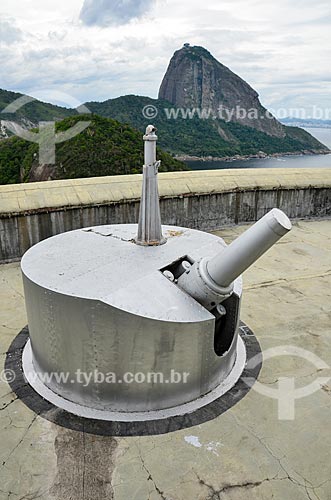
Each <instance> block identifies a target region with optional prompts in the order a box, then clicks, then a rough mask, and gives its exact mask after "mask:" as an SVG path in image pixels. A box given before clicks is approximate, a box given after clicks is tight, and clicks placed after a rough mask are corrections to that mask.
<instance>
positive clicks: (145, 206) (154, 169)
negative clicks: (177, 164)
mask: <svg viewBox="0 0 331 500" xmlns="http://www.w3.org/2000/svg"><path fill="white" fill-rule="evenodd" d="M155 132H156V128H155V127H154V126H153V125H149V126H148V127H147V129H146V134H145V135H144V141H145V164H144V167H143V189H142V196H141V202H140V214H139V224H138V235H137V239H136V243H137V244H138V245H143V246H157V245H162V244H163V243H165V242H166V239H165V238H164V237H163V235H162V226H161V214H160V200H159V190H158V182H157V174H158V169H159V166H160V163H161V162H160V161H156V143H157V135H156V133H155Z"/></svg>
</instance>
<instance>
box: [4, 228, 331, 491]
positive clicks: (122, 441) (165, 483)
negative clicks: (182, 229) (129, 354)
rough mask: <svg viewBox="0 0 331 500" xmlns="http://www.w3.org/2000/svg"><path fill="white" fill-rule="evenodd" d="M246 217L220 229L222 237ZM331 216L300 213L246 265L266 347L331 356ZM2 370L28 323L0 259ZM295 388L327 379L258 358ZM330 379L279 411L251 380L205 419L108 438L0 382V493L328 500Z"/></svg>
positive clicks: (266, 375) (302, 365)
mask: <svg viewBox="0 0 331 500" xmlns="http://www.w3.org/2000/svg"><path fill="white" fill-rule="evenodd" d="M246 227H247V226H243V227H235V228H226V230H225V231H221V232H219V234H220V235H221V236H223V237H225V238H226V240H227V241H228V242H229V241H231V240H232V239H233V238H234V237H235V236H237V235H238V234H240V233H241V232H242V231H243V230H244V229H245V228H246ZM330 285H331V221H330V220H321V221H313V222H305V221H299V222H297V223H295V224H294V229H293V231H292V232H291V233H290V234H289V235H288V236H287V237H286V238H284V240H282V242H281V243H280V244H278V245H277V246H276V247H275V248H273V249H272V250H271V251H270V252H269V253H268V254H266V255H265V256H264V257H263V258H262V259H261V260H260V261H259V262H258V263H257V264H256V265H255V266H254V267H252V268H251V269H250V270H249V271H248V272H247V273H246V275H245V279H244V298H243V309H242V319H243V321H244V322H245V323H247V324H248V325H249V327H250V328H252V330H253V331H254V333H255V334H256V335H257V337H258V339H259V341H260V343H261V345H262V348H263V350H267V349H269V348H273V347H278V346H282V345H291V346H297V347H300V348H303V349H306V350H308V351H310V352H312V353H314V354H315V355H317V356H318V357H320V358H321V359H322V360H324V361H325V362H326V363H327V364H328V365H331V327H330V324H331V300H330V299H331V286H330ZM0 304H1V312H0V371H1V370H2V369H3V366H4V362H5V356H6V352H7V351H8V348H9V345H10V344H11V342H12V340H13V339H14V338H15V336H16V335H17V334H18V333H19V331H20V330H21V329H22V328H23V327H24V326H25V325H26V323H27V319H26V314H25V309H24V299H23V290H22V283H21V278H20V271H19V265H18V264H9V265H3V266H0ZM281 377H294V378H295V384H296V387H304V386H306V385H307V384H310V383H311V382H313V381H315V380H316V378H318V377H331V371H330V370H328V369H317V368H316V367H314V366H313V364H311V363H310V362H308V361H306V360H302V359H300V358H297V357H290V356H282V357H277V358H275V359H270V360H267V361H265V362H264V365H263V368H262V371H261V374H260V377H259V382H261V383H263V384H265V386H267V387H269V388H272V389H277V387H278V383H279V379H280V378H281ZM330 416H331V378H330V381H329V382H327V383H323V384H322V386H321V387H320V389H319V390H317V391H316V392H314V393H313V394H311V395H310V396H308V397H305V398H302V399H299V400H297V401H296V403H295V420H292V421H291V420H288V421H286V420H278V408H277V401H276V400H273V399H270V398H267V397H265V396H262V395H261V394H259V393H257V392H256V391H255V390H252V391H251V392H250V393H249V394H248V395H247V396H246V397H245V398H244V399H243V400H241V401H240V402H239V403H238V404H237V405H236V406H234V407H233V408H232V409H231V410H229V411H228V412H226V413H224V414H223V415H221V416H220V417H218V418H217V419H215V420H212V421H209V422H207V423H204V424H201V425H198V426H196V427H192V428H190V429H185V430H181V431H177V432H174V433H170V434H165V435H160V436H145V437H131V438H129V437H128V438H118V437H116V438H113V437H109V436H105V437H102V436H94V435H90V434H87V433H84V432H77V431H72V430H68V429H65V428H62V427H59V426H57V425H55V424H54V423H51V422H49V421H47V420H44V419H42V418H41V417H40V416H38V415H36V414H34V413H33V412H32V411H31V410H29V409H28V408H27V407H26V406H25V405H24V404H23V403H22V402H21V401H20V400H18V399H17V398H16V396H15V394H13V393H12V391H11V389H10V387H9V386H8V384H7V383H6V382H4V381H0V500H23V499H25V500H29V499H30V500H33V499H37V498H40V499H44V500H92V499H93V500H104V499H105V498H107V500H108V499H110V500H111V499H113V500H128V499H130V500H160V499H163V500H165V499H166V500H192V499H194V500H217V499H221V500H223V499H227V500H241V499H245V500H269V499H271V498H273V499H275V500H284V499H291V500H304V499H308V500H330V499H331V460H330V449H331V430H330Z"/></svg>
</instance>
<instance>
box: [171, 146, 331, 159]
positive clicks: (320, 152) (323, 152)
mask: <svg viewBox="0 0 331 500" xmlns="http://www.w3.org/2000/svg"><path fill="white" fill-rule="evenodd" d="M328 154H331V150H328V151H326V150H325V149H321V150H318V149H316V150H309V151H308V150H307V151H295V152H293V151H292V152H286V153H272V154H267V153H264V152H263V151H260V152H259V153H255V154H251V155H234V156H221V157H217V156H190V155H176V156H174V158H175V159H176V160H179V161H182V162H186V161H215V162H217V161H225V162H232V161H236V160H243V161H245V160H252V159H266V158H280V157H282V156H309V155H311V156H314V155H328Z"/></svg>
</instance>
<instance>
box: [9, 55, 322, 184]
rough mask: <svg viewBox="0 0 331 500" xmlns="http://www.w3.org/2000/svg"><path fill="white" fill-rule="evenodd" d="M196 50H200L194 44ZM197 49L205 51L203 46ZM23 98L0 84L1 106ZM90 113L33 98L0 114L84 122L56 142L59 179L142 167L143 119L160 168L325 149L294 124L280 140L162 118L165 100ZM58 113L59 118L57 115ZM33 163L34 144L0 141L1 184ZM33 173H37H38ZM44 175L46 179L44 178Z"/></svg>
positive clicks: (212, 123)
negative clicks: (181, 158) (185, 158)
mask: <svg viewBox="0 0 331 500" xmlns="http://www.w3.org/2000/svg"><path fill="white" fill-rule="evenodd" d="M197 49H199V48H197ZM203 50H204V49H203ZM20 97H22V95H21V94H16V93H14V92H7V91H4V90H0V110H2V109H4V107H5V106H7V105H8V104H10V103H11V102H13V101H14V100H15V99H18V98H20ZM151 105H152V106H154V107H155V108H156V109H157V110H158V116H157V117H156V118H151V119H146V118H145V117H144V116H143V112H142V111H143V109H144V108H145V106H151ZM87 107H88V108H89V109H90V111H91V112H92V113H94V114H93V115H86V116H83V115H77V112H76V111H75V110H69V109H66V108H61V107H58V106H53V105H52V104H45V103H42V102H39V101H34V102H32V103H29V104H27V105H25V106H24V107H22V108H21V109H20V110H18V111H17V112H16V113H15V114H10V115H3V114H1V113H0V119H3V120H5V119H8V120H14V121H17V122H19V123H20V122H22V121H23V122H24V121H28V122H30V123H32V124H35V125H37V124H38V123H39V121H53V120H55V121H57V124H56V128H57V131H63V130H66V129H67V128H70V127H71V126H72V125H74V124H75V123H76V122H77V121H80V120H91V121H92V123H91V125H90V126H89V127H88V128H87V129H86V130H85V131H84V132H83V133H81V134H79V135H78V136H76V137H74V138H73V139H71V140H70V141H68V142H65V143H62V144H58V145H57V147H56V159H57V165H56V167H55V168H54V169H51V170H50V176H51V178H56V179H63V178H64V179H66V178H77V177H91V176H102V175H117V174H130V173H137V172H141V168H142V164H143V143H142V134H143V133H144V131H145V129H146V126H147V125H149V124H150V123H153V124H155V126H156V127H157V128H158V135H159V145H160V147H161V148H162V149H163V150H164V151H167V152H168V153H170V154H167V153H165V152H164V151H162V150H161V149H160V150H159V158H160V159H161V160H162V166H161V169H160V170H161V171H174V170H184V169H187V167H185V165H184V164H183V163H181V162H178V161H177V160H175V159H174V158H173V156H174V155H177V154H179V155H190V156H199V157H206V156H214V157H225V156H234V155H250V154H256V153H258V152H259V151H264V152H265V153H267V154H272V153H284V152H300V151H306V150H311V151H323V150H327V148H326V147H325V146H323V145H322V144H321V143H320V142H319V141H317V140H316V139H315V138H314V137H312V136H311V135H310V134H309V133H308V132H306V131H304V130H302V129H300V128H296V127H284V130H285V131H286V136H285V137H284V138H283V139H279V138H276V137H271V136H269V135H267V134H265V133H263V132H259V131H257V130H255V129H253V128H249V127H245V126H243V125H240V124H238V123H234V122H230V123H226V122H224V121H222V120H212V119H210V120H206V119H205V120H203V119H199V118H198V117H194V118H193V119H183V118H182V117H181V116H179V117H178V118H177V119H168V118H167V116H166V113H165V111H164V110H165V109H168V110H169V109H173V106H172V105H171V104H170V103H169V102H167V101H164V100H158V99H151V98H149V97H141V96H135V95H128V96H124V97H119V98H117V99H111V100H108V101H105V102H103V103H98V102H90V103H87ZM61 118H65V119H64V120H63V121H58V120H60V119H61ZM37 166H38V145H37V144H33V143H30V142H26V141H24V140H22V139H20V138H17V137H11V138H10V139H4V140H0V184H10V183H17V182H28V181H29V180H35V178H36V176H35V175H34V173H35V171H36V167H37ZM37 178H38V175H37ZM46 178H48V177H46Z"/></svg>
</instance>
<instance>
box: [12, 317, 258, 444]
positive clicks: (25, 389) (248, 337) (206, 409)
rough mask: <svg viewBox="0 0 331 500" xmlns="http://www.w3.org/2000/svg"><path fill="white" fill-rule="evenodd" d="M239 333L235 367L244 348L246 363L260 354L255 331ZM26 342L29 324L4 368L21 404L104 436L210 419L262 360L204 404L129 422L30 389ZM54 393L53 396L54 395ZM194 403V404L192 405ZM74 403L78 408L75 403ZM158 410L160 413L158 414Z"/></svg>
mask: <svg viewBox="0 0 331 500" xmlns="http://www.w3.org/2000/svg"><path fill="white" fill-rule="evenodd" d="M239 332H240V339H241V341H240V345H241V347H240V348H239V351H240V352H241V356H240V357H241V360H239V363H238V365H237V370H238V368H239V367H240V364H241V362H242V355H244V354H245V351H246V356H247V359H246V364H247V362H248V361H249V360H250V359H252V358H253V357H255V356H256V355H257V354H260V353H261V348H260V345H259V342H258V341H257V339H256V337H255V335H254V333H253V332H252V331H251V330H250V329H249V328H248V327H247V326H246V325H245V324H243V323H241V326H240V330H239ZM28 341H29V331H28V327H25V328H24V329H23V330H22V331H21V332H20V333H19V334H18V336H17V337H16V338H15V339H14V341H13V342H12V344H11V346H10V349H9V351H8V353H7V358H6V363H5V368H6V369H7V370H12V371H13V372H14V373H15V375H16V377H15V379H14V380H13V381H12V382H10V386H11V388H12V390H13V392H14V393H15V394H16V395H17V396H18V398H19V399H21V401H22V402H23V403H24V404H26V406H28V407H29V408H30V409H31V410H33V411H34V412H35V413H36V414H38V415H39V416H41V417H42V418H45V419H46V420H49V421H51V422H53V423H55V424H57V425H60V426H62V427H66V428H69V429H72V430H76V431H81V432H87V433H91V434H96V435H104V436H105V435H107V436H144V435H157V434H165V433H168V432H174V431H177V430H180V429H184V428H189V427H192V426H195V425H199V424H201V423H203V422H207V421H209V420H212V419H214V418H216V417H218V416H219V415H221V414H222V413H224V412H226V411H227V410H229V409H230V408H232V407H233V406H234V405H235V404H236V403H238V402H239V401H240V400H241V399H242V398H243V397H244V396H245V395H246V394H247V393H248V392H249V391H250V388H251V387H250V386H248V385H247V384H246V383H245V382H244V379H245V378H249V379H254V380H256V379H257V377H258V375H259V372H260V370H261V366H262V361H261V362H260V363H259V364H257V365H256V366H255V368H254V369H249V370H248V369H247V368H246V367H245V368H244V370H243V372H242V373H241V376H240V373H238V372H237V374H236V372H235V373H234V374H233V375H234V377H233V378H232V383H233V384H235V385H233V386H232V387H231V388H229V387H228V389H229V390H228V391H227V392H225V393H224V385H223V384H222V386H223V391H222V390H220V391H219V394H217V392H216V391H217V390H215V391H213V393H214V394H213V395H212V397H210V395H209V399H208V397H207V396H208V395H207V396H206V397H205V398H206V399H204V398H201V399H204V401H203V405H202V404H201V402H199V403H197V402H193V403H192V404H191V403H189V404H188V405H183V406H182V407H177V408H175V409H173V410H174V411H170V410H167V412H169V413H168V415H167V414H166V412H164V411H163V412H152V413H153V414H151V415H150V416H149V417H148V416H147V415H142V414H140V415H139V414H136V415H135V420H132V421H124V420H123V419H122V420H109V418H110V416H111V415H110V413H109V415H108V420H105V419H102V418H101V417H102V415H98V418H96V417H95V416H94V418H88V416H87V417H82V416H77V415H75V414H73V413H70V412H69V411H66V410H65V409H62V408H59V407H58V406H55V405H54V404H52V403H51V402H49V401H47V400H46V399H44V398H43V397H42V396H41V395H40V394H38V392H36V391H35V390H34V389H33V388H32V386H31V385H30V384H29V383H27V381H26V380H25V377H24V374H23V364H22V358H23V351H24V350H25V348H27V349H26V356H25V357H26V360H25V361H26V362H27V363H28V361H29V347H28V346H29V344H28ZM238 357H239V356H238ZM261 359H262V358H261ZM242 368H243V366H241V369H240V372H241V371H242ZM236 379H237V380H236ZM229 386H230V384H229ZM49 392H50V391H49ZM222 392H223V394H222ZM53 394H54V393H53ZM54 396H56V395H55V394H54ZM60 399H62V398H60ZM63 401H64V400H63V399H62V403H63ZM194 403H196V406H195V408H194ZM69 404H70V403H69ZM74 406H76V407H77V405H74ZM185 407H186V408H185ZM101 413H102V412H101ZM157 413H159V415H158V416H157ZM174 413H175V414H174ZM176 413H177V414H176ZM178 413H181V414H178ZM118 417H119V415H118ZM141 418H144V420H141ZM131 419H132V415H131ZM139 419H140V420H139Z"/></svg>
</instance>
